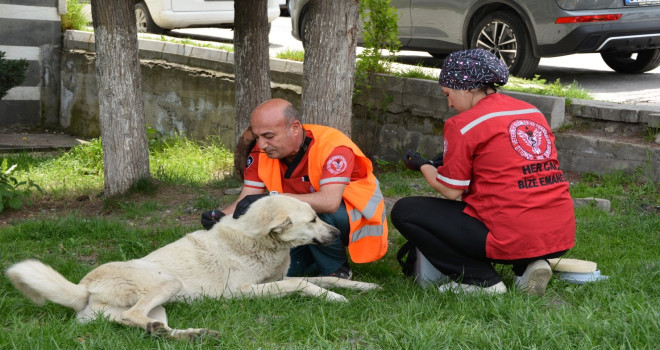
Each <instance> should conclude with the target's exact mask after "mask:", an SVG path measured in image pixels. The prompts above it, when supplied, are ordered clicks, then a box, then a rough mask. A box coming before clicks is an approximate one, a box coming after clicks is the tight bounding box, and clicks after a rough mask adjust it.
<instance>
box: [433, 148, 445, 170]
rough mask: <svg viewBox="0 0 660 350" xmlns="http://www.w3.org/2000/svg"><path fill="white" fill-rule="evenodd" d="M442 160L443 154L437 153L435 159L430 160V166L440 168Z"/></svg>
mask: <svg viewBox="0 0 660 350" xmlns="http://www.w3.org/2000/svg"><path fill="white" fill-rule="evenodd" d="M444 158H445V154H444V153H442V152H440V153H438V155H437V156H435V157H433V159H431V165H433V166H434V167H436V168H437V167H439V166H442V160H443V159H444Z"/></svg>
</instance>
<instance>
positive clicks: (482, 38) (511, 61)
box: [470, 11, 541, 78]
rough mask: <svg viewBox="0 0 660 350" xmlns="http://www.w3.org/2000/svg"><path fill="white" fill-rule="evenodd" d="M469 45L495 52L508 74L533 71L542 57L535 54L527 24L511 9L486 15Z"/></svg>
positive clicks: (526, 75)
mask: <svg viewBox="0 0 660 350" xmlns="http://www.w3.org/2000/svg"><path fill="white" fill-rule="evenodd" d="M470 47H472V48H475V47H478V48H482V49H486V50H488V51H490V52H492V53H493V54H494V55H495V56H497V57H498V58H499V59H501V60H502V61H503V62H504V63H506V65H507V67H509V73H511V75H515V76H517V77H521V78H529V77H531V76H532V75H533V74H534V71H535V70H536V67H538V65H539V61H540V60H541V59H540V58H539V57H536V56H534V52H533V51H532V43H531V40H530V39H529V34H528V33H527V29H526V28H525V26H524V24H523V23H522V21H521V20H520V18H518V17H517V16H516V15H514V14H512V13H510V12H504V11H500V12H494V13H492V14H490V15H487V16H486V17H484V18H483V19H482V20H481V21H479V23H477V25H476V26H475V27H474V30H473V31H472V38H471V40H470Z"/></svg>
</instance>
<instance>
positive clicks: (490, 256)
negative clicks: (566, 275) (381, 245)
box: [391, 49, 575, 295]
mask: <svg viewBox="0 0 660 350" xmlns="http://www.w3.org/2000/svg"><path fill="white" fill-rule="evenodd" d="M508 77H509V72H508V69H507V68H506V66H505V65H504V64H503V63H502V62H501V61H500V60H499V59H497V58H496V57H495V56H493V55H492V54H491V53H490V52H488V51H485V50H482V49H471V50H465V51H458V52H454V53H452V54H450V55H449V56H448V57H447V58H446V59H445V61H444V63H443V67H442V71H441V73H440V86H441V88H442V92H443V93H444V94H445V95H446V96H447V98H448V103H449V107H452V108H454V109H456V110H457V111H458V112H459V114H457V115H455V116H453V117H451V118H449V119H448V120H447V122H446V123H445V129H444V138H445V141H444V152H443V156H444V157H443V160H442V164H440V165H439V164H437V162H430V161H428V160H426V159H425V158H423V157H422V156H420V155H419V154H418V153H414V152H412V151H408V152H407V153H406V155H405V157H404V163H405V165H406V166H407V167H408V168H409V169H412V170H416V171H421V172H422V174H423V175H424V177H425V178H426V181H427V182H428V183H429V184H430V185H431V187H433V188H434V189H435V190H437V191H438V192H439V193H440V194H441V195H442V196H443V197H444V198H446V199H443V198H436V197H410V198H403V199H401V200H399V201H398V202H397V203H396V204H395V205H394V207H393V208H392V214H391V217H392V223H393V224H394V226H395V227H396V228H397V229H398V230H399V232H400V233H401V234H402V235H403V236H405V237H406V238H407V239H408V240H409V241H411V242H412V243H413V244H414V245H415V246H416V247H417V248H418V249H419V250H420V251H421V252H422V254H423V255H424V256H425V257H426V258H427V259H428V260H429V262H430V263H431V264H433V266H435V267H436V268H437V269H438V270H439V271H440V272H442V273H443V274H445V275H447V276H449V277H450V278H451V279H452V282H450V283H447V284H445V285H442V286H440V290H441V291H446V290H451V291H463V292H473V291H481V292H486V293H504V292H505V291H506V286H505V285H504V283H502V280H501V278H500V276H499V275H498V274H497V272H496V271H495V269H494V268H493V263H500V264H510V265H513V271H514V273H515V275H516V281H515V284H516V285H517V286H518V287H520V288H521V289H523V290H525V291H527V292H529V293H531V294H537V295H540V294H543V293H544V292H545V289H546V286H547V284H548V282H549V280H550V277H551V276H552V271H551V270H550V266H549V264H548V262H547V261H546V259H549V258H556V257H559V256H561V255H563V254H564V253H565V252H566V251H568V249H570V248H571V247H573V245H574V242H575V216H574V212H573V201H572V199H571V196H570V194H569V191H568V182H567V181H566V179H565V178H564V175H563V173H562V171H561V170H559V162H558V161H557V150H556V148H555V139H554V135H553V134H552V131H551V130H550V127H549V126H548V123H547V121H546V120H545V117H544V116H543V114H541V112H540V111H539V110H538V109H537V108H536V107H534V106H532V105H530V104H528V103H526V102H523V101H520V100H517V99H514V98H511V97H509V96H506V95H503V94H499V93H497V90H496V87H497V86H501V85H504V84H506V82H507V81H508ZM435 166H437V169H436V168H435ZM459 197H460V198H461V199H462V201H457V199H459Z"/></svg>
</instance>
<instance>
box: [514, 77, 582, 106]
mask: <svg viewBox="0 0 660 350" xmlns="http://www.w3.org/2000/svg"><path fill="white" fill-rule="evenodd" d="M502 89H503V90H509V91H517V92H525V93H528V94H535V95H546V96H558V97H565V98H567V99H569V100H570V99H582V100H593V97H591V95H589V92H588V91H587V90H585V89H583V88H582V87H580V85H579V84H578V83H577V82H575V81H573V82H572V83H570V84H565V83H562V82H561V80H559V79H557V80H555V81H554V82H551V83H548V81H547V80H546V79H541V78H539V76H538V75H536V76H534V78H532V79H522V78H517V77H513V76H512V77H509V82H508V83H507V84H506V85H504V86H502Z"/></svg>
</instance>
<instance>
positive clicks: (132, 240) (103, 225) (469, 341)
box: [0, 139, 660, 350]
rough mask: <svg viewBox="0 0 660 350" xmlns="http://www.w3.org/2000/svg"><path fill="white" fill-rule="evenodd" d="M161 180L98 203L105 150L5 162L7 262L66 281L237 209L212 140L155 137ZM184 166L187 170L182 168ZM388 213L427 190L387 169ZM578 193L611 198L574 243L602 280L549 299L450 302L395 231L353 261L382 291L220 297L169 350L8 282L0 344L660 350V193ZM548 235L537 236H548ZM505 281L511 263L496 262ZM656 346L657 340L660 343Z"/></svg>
mask: <svg viewBox="0 0 660 350" xmlns="http://www.w3.org/2000/svg"><path fill="white" fill-rule="evenodd" d="M150 154H151V156H150V165H151V168H152V176H153V178H154V179H155V181H154V183H141V184H140V185H139V186H137V187H136V189H135V190H134V191H132V192H131V193H130V194H127V195H125V196H122V197H119V198H112V199H101V198H99V197H98V196H97V195H98V194H99V193H100V192H101V191H102V189H103V179H102V177H103V170H102V169H103V168H102V164H101V160H102V154H101V147H100V142H98V141H94V142H92V143H91V144H89V145H85V146H79V147H76V148H75V149H74V150H72V151H70V152H67V153H59V154H51V155H31V154H9V155H0V170H1V171H2V172H4V171H6V170H7V169H8V168H9V167H11V165H13V164H18V166H17V167H16V168H15V169H14V171H13V172H12V175H13V176H15V177H16V178H17V179H18V180H28V179H30V180H32V181H34V182H35V183H36V184H38V185H39V186H40V187H41V188H42V189H43V193H40V192H36V191H33V192H32V194H31V195H30V196H29V199H30V200H31V201H32V204H31V205H27V206H25V207H24V208H23V209H19V210H15V209H8V208H6V207H5V209H4V210H3V211H1V212H0V268H2V270H3V271H4V269H6V268H7V267H8V266H9V265H11V264H12V263H15V262H18V261H20V260H23V259H27V258H37V259H40V260H42V261H43V262H45V263H47V264H50V265H51V266H53V267H54V268H55V269H56V270H58V271H59V272H61V273H62V274H63V275H64V276H65V277H67V278H68V279H70V280H71V281H74V282H78V280H80V279H81V278H82V277H83V276H84V275H85V274H86V273H87V272H89V271H90V270H92V269H93V268H94V267H96V266H98V265H100V264H102V263H105V262H109V261H114V260H126V259H133V258H139V257H141V256H143V255H146V254H147V253H149V252H151V251H152V250H154V249H156V248H158V247H160V246H163V245H165V244H167V243H169V242H172V241H174V240H176V239H178V238H179V237H181V236H182V235H184V234H186V233H188V232H191V231H194V230H198V229H201V225H200V223H199V217H200V214H201V213H202V212H203V211H205V210H208V209H211V208H215V207H221V206H224V205H226V204H228V203H230V202H232V201H233V200H234V199H235V198H236V195H231V194H225V190H226V189H231V188H236V187H239V186H240V182H239V181H238V180H237V179H235V178H232V177H231V176H229V175H228V174H230V172H231V167H232V164H233V163H232V156H231V154H230V152H228V151H227V150H226V149H224V148H223V147H222V145H220V144H219V143H218V141H217V140H208V142H206V143H204V144H196V143H193V142H190V141H187V140H181V139H170V140H168V141H153V142H152V143H151V146H150ZM184 159H185V162H184V161H182V160H184ZM377 165H378V172H377V175H378V177H379V179H380V181H381V185H382V190H383V193H384V194H385V196H386V197H387V204H388V206H389V208H391V205H392V203H394V201H396V199H398V198H400V197H404V196H409V195H413V194H415V195H420V194H421V195H425V194H428V195H433V194H432V192H431V189H430V187H428V185H426V184H425V183H423V181H422V179H421V176H419V174H413V173H412V172H410V171H406V170H405V169H403V167H402V166H401V165H397V164H386V163H378V164H377ZM569 180H570V181H571V182H572V185H571V192H572V194H573V196H574V197H575V198H579V197H592V196H593V197H599V198H605V199H609V200H610V201H611V203H612V211H611V212H603V211H601V210H599V209H596V208H595V207H581V208H577V209H576V212H575V214H576V218H577V238H576V241H577V243H576V246H575V248H574V249H572V250H571V251H570V252H569V253H568V254H567V255H566V257H570V258H578V259H586V260H591V261H595V262H597V263H598V268H599V269H600V271H601V272H602V274H604V275H608V276H610V277H609V279H607V280H605V281H600V282H596V283H588V284H585V285H575V284H569V283H567V282H564V281H562V280H560V279H558V278H553V279H552V280H551V282H550V284H549V286H548V290H547V292H546V294H545V295H544V296H542V297H533V296H528V295H525V294H522V293H520V292H519V291H517V290H515V289H513V288H510V291H509V292H507V293H506V294H503V295H497V296H484V295H453V294H441V293H439V292H437V290H434V289H433V288H429V289H421V288H419V287H418V286H417V284H416V283H415V282H414V281H412V280H410V279H407V278H405V277H404V276H403V274H402V273H401V269H400V267H399V265H398V263H397V261H396V252H397V250H398V248H399V247H400V246H401V244H402V243H403V238H402V237H401V236H400V234H399V233H398V232H397V231H396V230H395V229H394V227H392V226H391V225H390V238H389V241H390V249H389V251H388V253H387V255H386V256H385V257H384V258H383V259H381V260H379V261H377V262H374V263H370V264H353V265H352V267H353V271H354V279H356V280H361V281H367V282H374V283H378V284H380V285H382V287H383V289H382V290H380V291H370V292H357V291H349V290H335V291H338V292H340V293H342V294H343V295H345V296H346V297H347V298H348V299H349V302H348V303H345V304H337V303H330V302H325V301H321V300H318V299H314V298H304V297H300V296H289V297H284V298H280V299H275V298H265V299H242V300H213V299H204V300H199V301H194V302H193V303H191V304H186V303H183V302H172V303H168V304H166V305H165V306H166V308H167V311H168V316H169V324H170V325H171V326H172V327H175V328H189V327H194V328H210V329H214V330H217V331H219V332H220V334H221V336H220V337H219V338H217V339H202V340H199V341H197V342H185V341H172V340H167V339H161V338H157V337H152V336H148V335H146V334H145V332H144V331H142V330H141V329H137V328H132V327H127V326H123V325H119V324H117V323H111V322H107V321H105V320H97V321H93V322H91V323H88V324H81V323H78V322H77V321H76V320H75V314H74V312H73V311H72V310H70V309H66V308H64V307H62V306H59V305H56V304H53V303H50V302H48V303H46V305H45V306H38V305H35V304H33V303H32V302H30V301H29V300H28V299H27V298H25V297H24V296H23V295H21V294H20V293H19V292H18V291H17V290H16V289H15V288H14V287H13V286H12V285H11V284H10V282H9V281H8V279H7V278H6V277H4V275H3V276H2V278H0V327H1V329H0V349H31V350H36V349H192V348H204V349H206V348H219V349H353V348H358V349H361V348H364V349H445V348H447V349H615V348H616V349H653V348H657V347H658V344H659V343H660V219H659V217H658V214H659V212H660V193H659V192H660V191H658V189H659V186H660V184H659V183H652V182H648V181H643V179H641V178H639V177H638V176H635V175H624V174H622V173H615V174H610V175H606V176H598V175H594V174H569ZM542 229H543V228H542V227H539V230H542ZM497 269H498V270H501V273H502V275H503V278H504V282H505V283H506V284H507V286H511V284H512V282H513V274H512V272H511V271H510V269H509V268H508V267H505V266H498V267H497ZM654 344H655V345H654Z"/></svg>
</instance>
